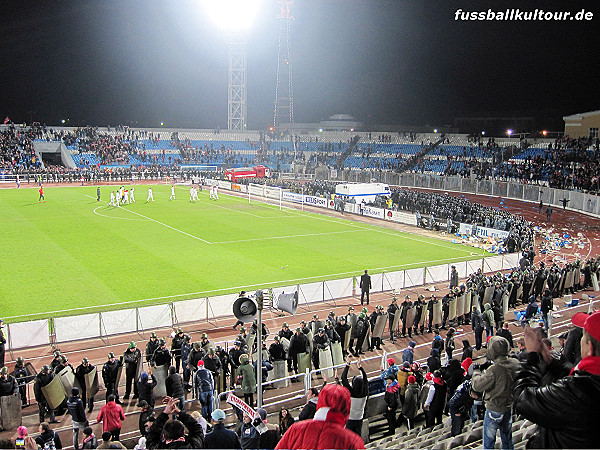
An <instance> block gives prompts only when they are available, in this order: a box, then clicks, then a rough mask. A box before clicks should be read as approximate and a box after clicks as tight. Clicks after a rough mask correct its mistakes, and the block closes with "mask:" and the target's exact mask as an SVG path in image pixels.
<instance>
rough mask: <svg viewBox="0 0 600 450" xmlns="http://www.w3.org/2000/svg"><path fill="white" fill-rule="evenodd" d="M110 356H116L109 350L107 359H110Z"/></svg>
mask: <svg viewBox="0 0 600 450" xmlns="http://www.w3.org/2000/svg"><path fill="white" fill-rule="evenodd" d="M112 358H116V356H115V354H114V353H113V352H110V353H109V354H108V359H112Z"/></svg>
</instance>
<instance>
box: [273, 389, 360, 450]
mask: <svg viewBox="0 0 600 450" xmlns="http://www.w3.org/2000/svg"><path fill="white" fill-rule="evenodd" d="M350 403H351V400H350V392H349V390H348V389H347V388H344V387H342V386H339V385H337V384H327V385H326V386H325V387H324V388H323V389H322V390H321V394H320V395H319V402H318V404H317V408H318V409H317V413H316V414H315V418H314V419H312V420H306V421H302V422H298V423H295V424H294V425H292V426H291V427H290V429H289V430H288V431H287V433H285V434H284V435H283V437H282V438H281V440H280V441H279V443H278V444H277V447H275V448H277V449H289V448H310V449H362V448H365V445H364V442H363V440H362V439H361V437H360V436H358V435H356V434H355V433H353V432H351V431H350V430H347V429H345V428H344V424H345V423H346V421H347V420H348V416H349V415H350Z"/></svg>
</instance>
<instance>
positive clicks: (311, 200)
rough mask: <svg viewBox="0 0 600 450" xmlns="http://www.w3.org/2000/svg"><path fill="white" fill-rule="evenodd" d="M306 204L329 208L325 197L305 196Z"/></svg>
mask: <svg viewBox="0 0 600 450" xmlns="http://www.w3.org/2000/svg"><path fill="white" fill-rule="evenodd" d="M304 203H306V204H308V205H313V206H319V207H321V208H327V199H326V198H323V197H313V196H311V195H305V196H304Z"/></svg>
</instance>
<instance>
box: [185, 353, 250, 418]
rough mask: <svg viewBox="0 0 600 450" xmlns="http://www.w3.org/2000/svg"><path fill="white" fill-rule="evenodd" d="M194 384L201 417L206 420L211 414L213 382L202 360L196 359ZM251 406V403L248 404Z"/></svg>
mask: <svg viewBox="0 0 600 450" xmlns="http://www.w3.org/2000/svg"><path fill="white" fill-rule="evenodd" d="M194 380H195V383H194V386H195V387H196V398H197V399H198V401H199V402H200V404H201V405H202V417H204V419H206V420H207V421H208V420H210V417H211V414H212V403H213V392H214V390H215V384H214V381H213V377H212V373H211V372H210V370H208V369H205V368H204V361H203V360H200V361H198V370H196V374H195V375H194ZM250 406H252V404H250Z"/></svg>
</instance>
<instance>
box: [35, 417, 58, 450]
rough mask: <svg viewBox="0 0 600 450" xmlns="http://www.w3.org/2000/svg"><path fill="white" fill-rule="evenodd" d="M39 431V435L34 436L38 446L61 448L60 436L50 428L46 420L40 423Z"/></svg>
mask: <svg viewBox="0 0 600 450" xmlns="http://www.w3.org/2000/svg"><path fill="white" fill-rule="evenodd" d="M39 431H40V435H39V436H38V437H36V438H35V443H36V444H37V445H39V446H40V448H55V449H61V448H62V443H61V442H60V436H59V435H58V434H56V433H55V432H54V430H52V429H51V428H50V424H48V423H47V422H42V423H40V428H39Z"/></svg>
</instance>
